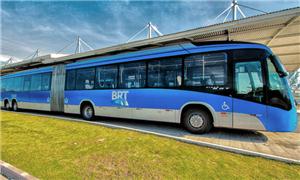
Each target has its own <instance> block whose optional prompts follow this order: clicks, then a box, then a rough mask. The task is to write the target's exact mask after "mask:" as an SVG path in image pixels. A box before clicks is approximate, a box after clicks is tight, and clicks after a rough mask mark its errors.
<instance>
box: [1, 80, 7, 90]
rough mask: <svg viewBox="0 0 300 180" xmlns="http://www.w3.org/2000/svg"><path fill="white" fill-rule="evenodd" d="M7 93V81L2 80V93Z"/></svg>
mask: <svg viewBox="0 0 300 180" xmlns="http://www.w3.org/2000/svg"><path fill="white" fill-rule="evenodd" d="M5 91H6V79H1V92H5Z"/></svg>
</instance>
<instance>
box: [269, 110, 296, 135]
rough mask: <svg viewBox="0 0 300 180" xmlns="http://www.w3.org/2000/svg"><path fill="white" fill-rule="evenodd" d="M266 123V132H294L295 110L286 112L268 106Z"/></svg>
mask: <svg viewBox="0 0 300 180" xmlns="http://www.w3.org/2000/svg"><path fill="white" fill-rule="evenodd" d="M267 112H268V116H269V117H268V122H267V123H266V127H267V130H268V131H277V132H278V131H279V132H280V131H281V132H284V131H295V130H296V129H297V125H298V120H297V112H296V108H295V107H293V108H292V109H291V110H289V111H286V110H283V109H280V108H277V107H272V106H268V107H267Z"/></svg>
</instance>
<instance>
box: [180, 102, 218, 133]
mask: <svg viewBox="0 0 300 180" xmlns="http://www.w3.org/2000/svg"><path fill="white" fill-rule="evenodd" d="M182 124H183V126H184V127H185V129H186V130H188V131H189V132H191V133H194V134H203V133H207V132H209V131H210V130H211V128H212V127H213V121H212V118H211V116H210V114H209V113H208V112H207V111H205V110H201V109H196V108H193V109H188V110H187V111H185V113H184V114H183V119H182Z"/></svg>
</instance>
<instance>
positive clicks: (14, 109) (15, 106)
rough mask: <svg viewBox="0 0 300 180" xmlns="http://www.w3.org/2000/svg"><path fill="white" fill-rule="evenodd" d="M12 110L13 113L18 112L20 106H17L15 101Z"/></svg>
mask: <svg viewBox="0 0 300 180" xmlns="http://www.w3.org/2000/svg"><path fill="white" fill-rule="evenodd" d="M12 110H13V111H18V104H17V102H16V101H13V102H12Z"/></svg>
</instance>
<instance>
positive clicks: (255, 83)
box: [235, 61, 264, 102]
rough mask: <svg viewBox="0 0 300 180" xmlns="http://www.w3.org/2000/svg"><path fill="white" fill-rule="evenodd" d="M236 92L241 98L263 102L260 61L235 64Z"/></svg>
mask: <svg viewBox="0 0 300 180" xmlns="http://www.w3.org/2000/svg"><path fill="white" fill-rule="evenodd" d="M235 91H236V95H237V96H238V97H239V98H242V99H247V100H251V101H256V102H263V97H264V96H263V77H262V68H261V63H260V62H259V61H253V62H240V63H236V64H235Z"/></svg>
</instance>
